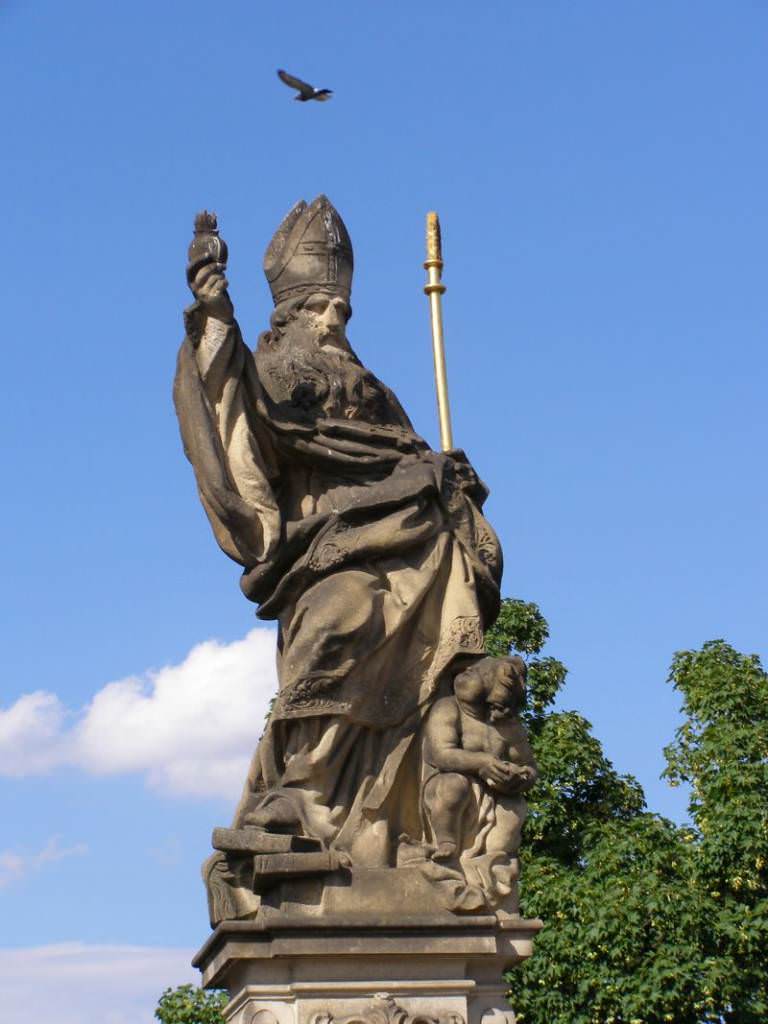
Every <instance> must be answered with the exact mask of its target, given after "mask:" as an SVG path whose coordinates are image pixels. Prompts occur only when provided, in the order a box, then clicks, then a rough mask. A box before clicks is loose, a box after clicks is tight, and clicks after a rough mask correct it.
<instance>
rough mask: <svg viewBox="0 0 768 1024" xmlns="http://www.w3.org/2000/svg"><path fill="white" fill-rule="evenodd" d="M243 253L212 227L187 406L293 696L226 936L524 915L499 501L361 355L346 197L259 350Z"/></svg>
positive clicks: (227, 547)
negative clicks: (269, 921) (237, 289)
mask: <svg viewBox="0 0 768 1024" xmlns="http://www.w3.org/2000/svg"><path fill="white" fill-rule="evenodd" d="M227 258H228V251H227V247H226V245H225V243H224V242H223V241H222V240H221V239H220V238H219V235H218V229H217V225H216V220H215V217H214V216H213V215H210V214H205V215H204V216H203V215H201V216H200V217H199V218H198V220H197V222H196V229H195V238H194V240H193V243H192V245H191V247H190V250H189V265H188V270H187V275H188V281H189V283H190V286H191V288H192V291H193V293H194V295H195V302H194V304H193V305H192V306H191V307H190V308H189V309H188V310H187V311H186V314H185V322H186V327H187V338H186V339H185V341H184V344H183V345H182V348H181V351H180V354H179V364H178V373H177V379H176V389H175V399H176V407H177V411H178V416H179V421H180V425H181V431H182V436H183V440H184V447H185V451H186V454H187V456H188V457H189V459H190V461H191V462H192V465H193V467H194V470H195V476H196V479H197V484H198V490H199V493H200V499H201V501H202V504H203V507H204V508H205V511H206V513H207V515H208V518H209V520H210V523H211V526H212V528H213V532H214V535H215V537H216V540H217V541H218V543H219V544H220V546H221V547H222V549H223V550H224V551H225V552H226V553H227V554H228V555H229V556H230V557H231V558H233V559H234V560H235V561H236V562H238V563H239V564H240V565H241V566H242V567H243V575H242V580H241V586H242V589H243V592H244V593H245V595H246V596H247V597H248V598H250V599H251V600H253V601H255V602H257V603H258V605H259V612H258V614H259V615H260V616H261V617H262V618H265V619H272V620H276V621H277V622H278V625H279V663H278V670H279V671H278V675H279V692H278V694H277V695H276V699H275V701H274V705H273V707H272V710H271V714H270V717H269V721H268V723H267V725H266V728H265V730H264V734H263V737H262V738H261V740H260V742H259V743H258V746H257V749H256V751H255V754H254V757H253V761H252V764H251V768H250V771H249V775H248V779H247V782H246V786H245V791H244V795H243V798H242V800H241V802H240V805H239V807H238V809H237V811H236V814H235V819H234V822H233V827H232V829H229V830H227V829H217V830H216V831H215V833H214V848H215V849H216V850H217V851H218V852H217V853H215V854H214V855H213V856H212V857H210V858H209V859H208V860H207V861H206V863H205V865H204V876H205V880H206V884H207V887H208V894H209V907H210V912H211V921H212V923H213V924H214V925H215V924H217V923H218V922H221V921H227V920H248V919H252V918H258V917H263V916H264V915H265V914H267V913H268V911H270V910H277V909H278V908H281V912H283V913H289V912H290V913H293V912H294V911H295V912H296V913H302V914H303V915H304V916H305V917H306V918H307V919H308V920H311V919H313V918H315V917H316V916H318V915H319V914H323V915H325V914H332V915H335V914H341V915H343V914H345V913H348V914H349V915H352V916H355V915H357V917H358V918H359V917H360V915H365V914H373V913H375V914H379V915H381V914H384V915H386V914H387V913H389V912H393V913H394V912H395V909H394V908H396V912H397V913H399V914H405V915H406V916H407V915H408V914H411V915H412V914H413V913H414V912H420V913H429V914H431V915H434V916H435V918H436V919H442V917H443V916H446V915H450V914H475V913H478V912H481V911H488V910H494V909H495V910H499V911H503V912H506V913H507V914H514V913H516V911H517V892H516V884H517V883H516V879H517V873H518V861H517V857H516V853H517V846H518V843H519V835H520V828H521V826H522V822H523V820H524V817H525V800H524V796H523V794H524V792H525V791H526V789H527V788H528V787H529V786H530V785H531V784H532V783H533V781H534V779H535V775H536V769H535V765H534V763H533V759H532V755H531V751H530V747H529V746H528V745H527V741H526V740H525V735H524V731H523V729H522V726H521V724H520V720H519V717H518V711H519V708H520V704H521V701H522V695H523V686H524V666H522V663H518V662H516V661H515V660H514V659H501V660H498V659H497V660H496V661H494V662H491V661H490V660H489V659H487V658H486V657H485V654H484V646H483V640H484V631H485V629H486V628H487V626H488V625H489V624H490V623H492V621H493V620H494V618H495V616H496V614H497V611H498V606H499V579H500V574H501V550H500V548H499V544H498V541H497V539H496V537H495V534H494V533H493V530H492V528H491V526H490V525H489V523H488V522H487V520H486V519H485V517H484V516H483V514H482V511H481V510H482V505H483V502H484V500H485V497H486V496H487V491H486V489H485V487H484V486H483V484H482V483H481V482H480V480H479V479H478V477H477V475H476V473H475V471H474V470H473V468H472V467H471V465H470V463H469V461H468V460H467V458H466V456H465V454H464V453H463V452H462V451H459V450H455V451H450V452H434V451H432V450H431V449H430V448H429V446H428V445H427V444H426V442H425V441H424V440H423V439H422V438H421V437H419V436H418V435H417V434H416V433H415V431H414V430H413V427H412V425H411V423H410V420H409V419H408V417H407V415H406V413H405V412H404V410H403V409H402V407H401V405H400V403H399V402H398V400H397V398H396V396H395V395H394V394H393V392H392V391H391V390H390V389H389V388H388V387H387V386H386V385H385V384H383V383H382V382H381V381H379V380H378V378H377V377H376V376H375V375H374V374H373V373H372V372H371V371H370V370H368V369H367V368H366V367H365V366H364V365H363V364H362V362H361V361H360V359H359V358H358V357H357V355H356V354H355V352H354V351H353V349H352V347H351V345H350V343H349V341H348V339H347V335H346V324H347V321H348V319H349V317H350V315H351V307H350V295H351V287H352V267H353V261H352V245H351V241H350V239H349V234H348V232H347V230H346V227H345V226H344V224H343V222H342V220H341V218H340V217H339V215H338V213H337V212H336V210H335V209H334V208H333V206H332V205H331V204H330V202H329V201H328V200H327V199H326V198H325V197H324V196H320V197H318V198H317V199H316V200H315V201H314V202H312V203H311V204H309V205H307V204H306V203H304V202H301V203H299V204H297V206H295V207H294V208H293V210H291V212H290V213H289V214H288V215H287V217H286V218H285V220H284V221H283V223H282V224H281V225H280V227H279V228H278V230H277V232H276V233H275V236H274V238H273V239H272V241H271V243H270V245H269V248H268V250H267V254H266V257H265V273H266V276H267V279H268V282H269V286H270V289H271V291H272V295H273V298H274V301H275V309H274V312H273V314H272V317H271V321H270V329H269V330H268V331H267V332H265V333H264V334H262V335H261V337H260V339H259V342H258V345H257V347H256V349H255V351H254V352H252V351H251V350H250V349H248V348H247V347H246V345H245V344H244V342H243V339H242V337H241V334H240V330H239V327H238V325H237V322H236V320H235V318H234V310H233V307H232V303H231V301H230V298H229V295H228V293H227V282H226V279H225V277H224V270H225V264H226V260H227ZM259 731H260V723H256V722H255V723H254V738H255V737H256V735H257V734H258V732H259Z"/></svg>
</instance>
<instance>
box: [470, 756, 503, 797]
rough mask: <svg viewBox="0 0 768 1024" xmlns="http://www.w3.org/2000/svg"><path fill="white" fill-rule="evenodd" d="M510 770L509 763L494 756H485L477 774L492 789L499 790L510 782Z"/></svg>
mask: <svg viewBox="0 0 768 1024" xmlns="http://www.w3.org/2000/svg"><path fill="white" fill-rule="evenodd" d="M510 768H511V765H510V764H509V762H508V761H502V760H500V759H499V758H498V757H494V756H493V754H484V755H483V757H482V760H481V763H480V768H479V771H478V773H477V774H478V775H479V776H480V778H481V779H482V780H483V782H487V783H488V785H489V786H490V787H491V788H492V789H497V788H501V787H502V786H505V785H506V784H507V783H508V782H509V776H510Z"/></svg>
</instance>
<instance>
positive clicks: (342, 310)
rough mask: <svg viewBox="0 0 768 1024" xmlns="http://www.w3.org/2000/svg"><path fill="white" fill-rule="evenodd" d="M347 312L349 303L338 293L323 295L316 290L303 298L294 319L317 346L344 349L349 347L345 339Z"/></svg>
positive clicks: (348, 311) (348, 312)
mask: <svg viewBox="0 0 768 1024" xmlns="http://www.w3.org/2000/svg"><path fill="white" fill-rule="evenodd" d="M349 314H350V309H349V303H348V302H346V301H345V299H343V298H342V297H341V296H340V295H325V294H323V293H322V292H318V293H317V294H314V295H310V296H309V297H308V298H307V299H305V300H304V302H303V303H302V305H301V308H300V309H299V310H298V311H297V314H296V319H297V320H298V322H299V325H300V326H301V327H302V328H303V329H304V330H305V331H306V332H307V333H308V334H309V335H311V337H312V338H313V339H314V340H315V341H316V343H317V345H318V347H319V348H326V347H327V348H336V349H344V350H345V351H346V350H347V349H348V348H349V346H348V344H347V339H346V326H347V320H348V319H349Z"/></svg>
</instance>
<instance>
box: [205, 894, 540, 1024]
mask: <svg viewBox="0 0 768 1024" xmlns="http://www.w3.org/2000/svg"><path fill="white" fill-rule="evenodd" d="M540 927H541V922H539V921H526V920H523V919H521V918H520V917H516V916H511V917H506V918H500V917H498V916H496V915H485V916H470V915H467V916H459V915H453V914H447V913H446V914H439V915H434V914H432V915H428V916H423V917H419V916H410V917H409V916H408V915H403V914H397V915H396V916H394V915H393V916H392V917H389V918H388V916H387V915H386V914H384V915H380V916H379V917H378V918H377V919H373V918H372V917H371V916H370V915H365V914H360V915H355V914H348V915H344V916H341V915H321V916H319V917H316V918H314V919H313V920H308V918H307V917H306V916H305V915H302V914H297V915H291V914H287V913H281V912H275V911H270V908H262V910H261V911H260V912H259V914H258V915H257V916H256V918H255V919H254V920H252V921H225V922H223V923H222V924H220V925H219V926H218V927H217V928H216V930H215V931H214V933H213V934H212V935H211V937H210V938H209V940H208V941H207V942H206V943H205V945H204V946H203V947H202V949H201V950H200V952H199V953H198V954H197V956H196V958H195V960H194V964H195V966H196V967H198V968H199V969H200V970H201V971H202V973H203V984H204V985H205V986H208V987H221V988H225V989H227V990H228V992H229V996H230V1002H229V1004H228V1006H227V1008H226V1010H225V1012H224V1017H225V1019H226V1021H227V1022H228V1024H514V1020H515V1017H514V1013H513V1012H512V1010H511V1009H510V1007H509V1005H508V1003H507V1001H506V999H505V995H504V993H505V985H504V982H503V979H502V974H503V972H504V971H506V970H508V969H509V968H510V967H513V966H514V965H515V964H516V963H519V962H520V961H521V960H523V959H524V958H525V957H527V956H529V955H530V954H531V951H532V941H533V937H534V935H535V934H536V932H537V931H538V930H539V928H540Z"/></svg>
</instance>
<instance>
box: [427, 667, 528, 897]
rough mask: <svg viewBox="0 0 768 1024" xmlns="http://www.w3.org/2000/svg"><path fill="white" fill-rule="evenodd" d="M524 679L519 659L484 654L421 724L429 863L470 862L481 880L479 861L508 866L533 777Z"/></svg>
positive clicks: (520, 827) (517, 842) (518, 841)
mask: <svg viewBox="0 0 768 1024" xmlns="http://www.w3.org/2000/svg"><path fill="white" fill-rule="evenodd" d="M525 678H526V666H525V662H524V661H523V660H522V658H518V657H510V658H491V657H489V658H483V659H482V660H481V661H478V662H476V663H475V664H474V665H472V666H471V667H470V668H468V669H466V670H465V671H464V672H461V673H460V674H459V675H458V676H456V678H455V680H454V684H453V688H454V695H453V696H452V697H443V698H442V699H440V700H438V701H436V703H435V705H434V707H433V708H432V710H431V712H430V714H429V716H428V718H427V722H426V726H425V742H424V762H425V776H424V783H423V790H422V801H423V808H424V817H425V824H426V826H427V833H428V839H429V840H430V841H431V843H432V846H433V852H432V860H433V861H442V862H451V861H456V860H457V859H459V860H460V861H461V866H462V867H463V868H464V873H465V874H467V871H466V869H467V868H468V867H469V865H470V862H472V861H475V862H476V867H477V868H478V869H480V871H481V875H485V876H486V880H487V878H488V872H487V871H482V869H481V865H480V863H479V862H480V861H484V862H485V863H486V865H487V866H488V868H490V865H491V863H498V862H499V860H500V859H507V862H508V863H509V862H510V861H511V860H512V858H514V855H515V854H516V852H517V850H518V848H519V845H520V832H521V829H522V826H523V822H524V821H525V816H526V811H527V808H526V802H525V799H524V797H523V795H522V794H523V793H525V792H526V791H527V790H528V789H530V788H531V786H532V785H533V784H534V782H535V781H536V778H537V775H538V772H537V768H536V762H535V760H534V757H533V751H532V749H531V745H530V743H529V741H528V736H527V734H526V731H525V727H524V725H523V723H522V721H521V719H520V711H521V709H522V706H523V703H524V701H525ZM499 855H501V857H500V856H499ZM513 868H514V870H513V872H512V876H511V877H514V875H515V874H516V864H514V865H513ZM482 887H483V888H484V889H485V890H486V891H487V889H488V884H487V881H486V884H485V885H483V886H482Z"/></svg>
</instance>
